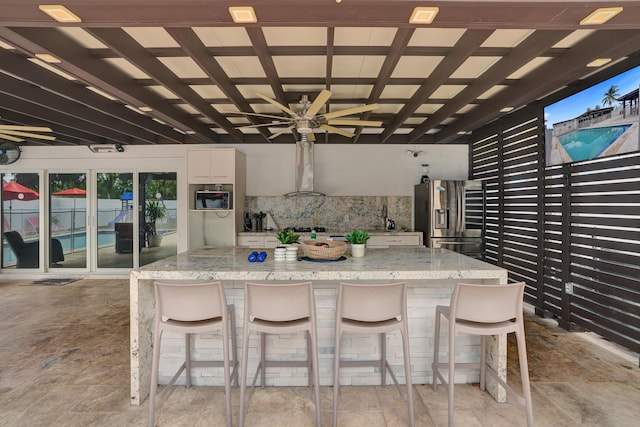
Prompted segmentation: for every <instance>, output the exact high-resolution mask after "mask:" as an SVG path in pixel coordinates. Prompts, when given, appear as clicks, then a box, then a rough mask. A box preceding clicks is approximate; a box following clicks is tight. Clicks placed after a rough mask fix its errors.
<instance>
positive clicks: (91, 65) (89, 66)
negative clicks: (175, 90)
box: [0, 27, 217, 142]
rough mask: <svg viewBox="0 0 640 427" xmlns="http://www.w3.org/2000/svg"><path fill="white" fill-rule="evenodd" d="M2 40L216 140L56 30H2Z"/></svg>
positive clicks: (201, 136)
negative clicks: (41, 55) (50, 57)
mask: <svg viewBox="0 0 640 427" xmlns="http://www.w3.org/2000/svg"><path fill="white" fill-rule="evenodd" d="M0 37H1V38H4V39H5V40H7V41H9V42H11V43H12V44H13V45H15V46H20V48H21V49H23V50H24V51H25V52H30V53H34V52H49V53H51V54H52V55H54V56H56V57H58V58H59V59H61V60H62V63H60V64H56V65H57V66H58V68H60V69H61V70H63V71H65V72H67V73H69V74H71V75H73V76H75V77H77V78H78V79H79V80H81V81H84V82H85V83H86V84H88V85H91V86H94V87H97V88H98V89H100V90H103V91H104V92H106V93H109V94H111V95H113V96H114V97H116V98H119V99H121V100H122V101H123V102H125V103H128V104H131V105H136V106H140V105H146V106H148V107H150V108H152V109H153V115H154V117H157V118H158V119H160V120H162V121H164V122H166V123H168V124H169V125H170V126H172V127H176V128H179V129H192V130H194V131H196V132H197V133H198V134H199V135H198V138H199V139H200V140H201V141H202V142H212V141H216V140H217V134H216V133H215V132H213V131H212V130H211V129H209V128H208V127H207V126H205V125H204V124H203V123H202V122H199V121H196V120H192V119H190V118H189V116H188V115H187V114H186V113H185V112H183V111H181V110H179V109H177V108H175V107H172V106H170V105H168V104H166V103H165V102H164V100H163V99H162V98H161V97H160V96H158V95H156V94H154V93H153V92H151V91H149V90H148V89H147V88H145V87H142V86H140V85H137V84H135V83H134V82H133V81H132V79H131V78H130V77H129V76H127V75H126V74H124V73H123V72H122V71H121V70H119V69H118V68H116V67H114V66H112V65H111V64H109V63H107V62H104V61H99V60H96V59H95V58H93V57H91V56H90V55H89V54H88V53H87V51H86V49H84V48H83V47H81V46H80V45H78V44H77V43H76V42H75V41H74V40H73V39H71V38H69V37H68V36H66V35H65V34H63V33H61V32H59V31H57V30H55V29H46V28H12V29H9V28H3V27H0ZM113 108H114V109H115V108H116V106H114V107H113ZM181 135H182V134H181Z"/></svg>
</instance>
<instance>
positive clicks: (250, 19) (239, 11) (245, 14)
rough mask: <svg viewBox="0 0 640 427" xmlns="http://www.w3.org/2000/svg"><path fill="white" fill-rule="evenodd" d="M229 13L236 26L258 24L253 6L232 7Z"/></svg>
mask: <svg viewBox="0 0 640 427" xmlns="http://www.w3.org/2000/svg"><path fill="white" fill-rule="evenodd" d="M229 13H230V14H231V19H233V22H235V23H236V24H255V23H256V22H258V17H257V16H256V12H255V11H254V10H253V8H252V7H251V6H230V7H229Z"/></svg>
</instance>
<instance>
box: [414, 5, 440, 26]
mask: <svg viewBox="0 0 640 427" xmlns="http://www.w3.org/2000/svg"><path fill="white" fill-rule="evenodd" d="M439 11H440V8H437V7H416V8H415V9H413V13H412V14H411V18H409V23H410V24H431V23H432V22H433V20H434V19H436V15H437V14H438V12H439Z"/></svg>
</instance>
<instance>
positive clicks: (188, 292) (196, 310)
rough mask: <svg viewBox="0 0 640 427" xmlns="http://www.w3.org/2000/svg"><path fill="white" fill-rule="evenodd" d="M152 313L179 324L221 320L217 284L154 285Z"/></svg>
mask: <svg viewBox="0 0 640 427" xmlns="http://www.w3.org/2000/svg"><path fill="white" fill-rule="evenodd" d="M155 284H156V286H155V289H156V304H157V306H156V309H157V311H158V314H159V315H160V316H162V318H168V319H171V320H177V321H181V322H195V321H198V320H206V319H215V318H217V317H222V314H223V310H225V309H226V307H227V302H226V298H225V295H224V290H223V289H222V286H221V285H220V282H198V283H189V282H184V281H182V282H180V283H164V282H158V281H156V282H155Z"/></svg>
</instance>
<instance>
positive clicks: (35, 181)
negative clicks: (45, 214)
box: [2, 173, 40, 268]
mask: <svg viewBox="0 0 640 427" xmlns="http://www.w3.org/2000/svg"><path fill="white" fill-rule="evenodd" d="M39 187H40V174H37V173H4V174H2V236H3V239H2V268H39V267H40V201H39V199H40V193H39Z"/></svg>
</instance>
